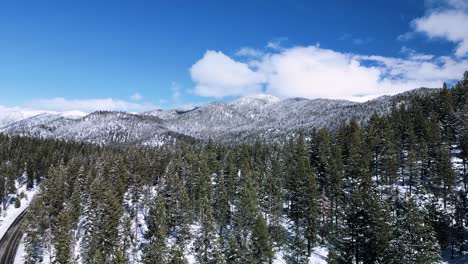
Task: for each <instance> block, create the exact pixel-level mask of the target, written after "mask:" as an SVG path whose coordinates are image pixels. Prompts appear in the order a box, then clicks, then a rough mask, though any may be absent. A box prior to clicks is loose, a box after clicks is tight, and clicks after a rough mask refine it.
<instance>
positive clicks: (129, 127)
mask: <svg viewBox="0 0 468 264" xmlns="http://www.w3.org/2000/svg"><path fill="white" fill-rule="evenodd" d="M437 90H438V89H429V88H419V89H415V90H411V91H407V92H404V93H401V94H397V95H393V96H381V97H378V98H375V99H372V100H369V101H366V102H363V103H360V102H351V101H346V100H333V99H306V98H286V99H279V98H277V97H274V96H271V95H263V94H262V95H255V96H246V97H241V98H239V99H237V100H234V101H231V102H211V103H208V104H206V105H203V106H190V107H179V108H174V109H169V110H161V109H154V110H150V111H146V112H142V113H138V114H135V113H128V112H121V111H95V112H92V113H90V114H87V115H85V116H81V117H76V116H73V115H66V114H63V113H42V114H39V115H36V116H32V117H28V118H25V119H22V120H19V121H16V122H14V123H11V124H8V125H7V126H4V127H3V128H1V129H0V132H2V133H6V134H9V135H21V136H32V137H41V138H56V139H63V140H72V141H82V142H87V143H93V144H98V145H107V144H139V145H150V146H159V145H163V144H166V143H170V142H175V141H176V140H177V139H183V140H193V139H196V140H206V139H208V138H211V139H214V140H217V141H222V142H235V141H241V142H246V141H247V142H248V141H252V140H255V139H256V138H265V139H267V140H279V139H282V138H285V137H288V136H289V135H290V134H291V133H292V134H294V133H295V132H297V131H304V130H305V131H308V130H311V129H314V128H321V127H326V128H331V129H333V128H336V127H337V126H338V125H339V124H341V123H342V122H343V121H349V120H350V119H351V118H355V119H357V120H358V121H359V122H366V121H367V120H368V119H369V118H370V116H371V115H372V114H374V113H377V114H379V115H382V114H386V113H388V112H389V111H390V109H391V107H392V105H393V103H394V102H395V101H396V102H397V103H400V102H407V101H409V100H410V99H411V98H412V97H414V96H420V95H428V94H431V93H433V92H435V91H437Z"/></svg>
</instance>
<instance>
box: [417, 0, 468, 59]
mask: <svg viewBox="0 0 468 264" xmlns="http://www.w3.org/2000/svg"><path fill="white" fill-rule="evenodd" d="M437 4H438V5H437V6H436V7H433V8H431V9H430V10H429V11H428V13H427V15H425V16H423V17H421V18H417V19H415V20H413V23H412V25H413V28H414V30H415V31H416V32H421V33H424V34H426V35H427V36H428V37H430V38H443V39H446V40H448V41H450V42H453V43H456V44H457V47H456V50H455V54H456V55H457V56H458V57H463V56H466V55H467V54H468V30H467V28H468V1H466V0H447V1H437Z"/></svg>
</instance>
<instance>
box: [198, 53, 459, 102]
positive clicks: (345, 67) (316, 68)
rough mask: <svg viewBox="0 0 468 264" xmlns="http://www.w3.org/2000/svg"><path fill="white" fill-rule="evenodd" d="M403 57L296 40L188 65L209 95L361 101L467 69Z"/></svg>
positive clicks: (455, 62) (451, 62) (441, 60)
mask: <svg viewBox="0 0 468 264" xmlns="http://www.w3.org/2000/svg"><path fill="white" fill-rule="evenodd" d="M404 52H405V53H406V57H405V58H391V57H383V56H364V55H359V54H351V53H341V52H337V51H334V50H330V49H323V48H320V47H319V46H297V47H292V48H287V49H283V50H281V51H277V52H270V53H266V54H265V55H264V56H263V57H261V58H259V59H252V60H250V61H247V62H245V63H244V62H239V61H235V60H233V59H232V58H230V57H228V56H226V55H225V54H223V53H221V52H215V51H208V52H207V53H206V54H205V56H203V58H202V59H200V60H199V61H198V62H196V63H195V64H194V65H193V66H192V68H191V74H192V79H193V81H194V82H195V84H196V87H195V90H194V91H195V93H196V94H198V95H201V96H208V97H223V96H233V95H234V96H236V95H247V94H252V93H259V92H266V93H269V94H273V95H276V96H279V97H306V98H332V99H348V100H357V101H362V100H365V99H369V98H373V97H376V96H379V95H383V94H395V93H399V92H403V91H406V90H410V89H414V88H419V87H440V86H441V84H442V83H443V82H444V81H450V80H456V79H458V78H460V77H461V76H462V74H463V72H464V71H465V70H466V69H468V61H467V60H460V59H454V58H451V57H433V56H432V55H427V54H418V53H416V52H415V51H413V50H411V49H408V48H407V49H406V50H404Z"/></svg>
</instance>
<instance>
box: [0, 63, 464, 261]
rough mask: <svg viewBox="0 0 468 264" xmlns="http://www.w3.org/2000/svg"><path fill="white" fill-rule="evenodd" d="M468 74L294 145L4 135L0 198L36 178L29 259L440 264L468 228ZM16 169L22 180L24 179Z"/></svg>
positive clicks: (294, 139)
mask: <svg viewBox="0 0 468 264" xmlns="http://www.w3.org/2000/svg"><path fill="white" fill-rule="evenodd" d="M467 159H468V72H467V73H465V75H464V78H463V79H462V80H461V81H460V82H459V83H457V84H456V85H454V86H453V87H451V88H447V87H446V85H444V88H443V89H440V90H438V91H436V92H434V93H431V94H428V95H420V96H419V95H415V96H414V97H413V98H412V99H411V100H410V101H409V102H408V103H400V104H394V106H393V109H392V111H391V112H390V114H388V115H385V116H379V115H377V114H376V115H374V116H372V117H371V118H370V120H369V121H368V122H366V123H363V124H360V123H358V122H357V121H355V120H350V121H349V122H344V123H342V124H341V125H339V128H338V129H336V130H333V131H329V130H327V129H319V130H314V131H312V132H304V133H300V132H298V133H297V134H291V135H289V137H288V138H287V139H285V140H284V142H281V143H278V142H275V143H271V142H265V141H262V140H258V141H257V142H256V143H254V144H221V143H217V142H215V141H212V140H209V141H207V142H194V143H183V142H180V143H177V144H171V145H164V146H161V147H155V148H153V147H136V146H118V147H99V146H95V145H89V144H81V143H73V142H62V141H55V140H42V139H33V138H27V137H7V136H2V135H0V175H1V177H0V194H1V196H2V197H5V195H6V194H9V193H15V192H16V190H15V182H16V181H19V180H21V181H23V182H25V184H27V186H28V188H33V187H37V186H39V187H38V188H39V191H38V194H37V195H36V197H35V198H34V200H33V202H32V204H31V206H30V208H29V209H28V214H27V223H26V225H25V226H24V230H25V244H26V253H27V263H37V261H39V260H41V259H44V258H49V259H51V260H52V262H54V263H61V264H65V263H148V264H150V263H174V264H176V263H187V262H188V261H189V260H188V258H189V257H190V258H192V257H193V260H191V261H194V262H196V263H272V262H273V261H274V259H275V258H276V257H277V256H278V255H281V256H282V258H283V259H284V260H285V261H286V262H287V263H308V257H309V255H310V254H311V252H312V250H313V248H314V247H317V246H319V245H321V246H323V247H326V248H328V250H329V254H328V262H329V263H399V264H400V263H438V262H439V261H441V257H442V253H443V252H444V250H448V249H449V248H451V247H454V248H455V249H456V250H455V253H454V257H455V258H457V257H459V255H460V254H462V253H463V251H464V250H468V248H464V243H465V242H466V241H467V239H468V237H466V236H465V230H466V228H465V226H466V225H468V222H467V220H468V203H467V188H468V186H467V185H468V179H467V177H468V175H467V172H466V167H467V165H466V163H467ZM19 176H20V177H19Z"/></svg>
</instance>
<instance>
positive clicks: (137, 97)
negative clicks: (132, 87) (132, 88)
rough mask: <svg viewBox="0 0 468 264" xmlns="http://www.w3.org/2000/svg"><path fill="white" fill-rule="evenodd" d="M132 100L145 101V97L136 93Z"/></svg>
mask: <svg viewBox="0 0 468 264" xmlns="http://www.w3.org/2000/svg"><path fill="white" fill-rule="evenodd" d="M130 99H132V100H134V101H140V100H141V99H143V96H142V95H141V94H140V93H134V94H132V96H130Z"/></svg>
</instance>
